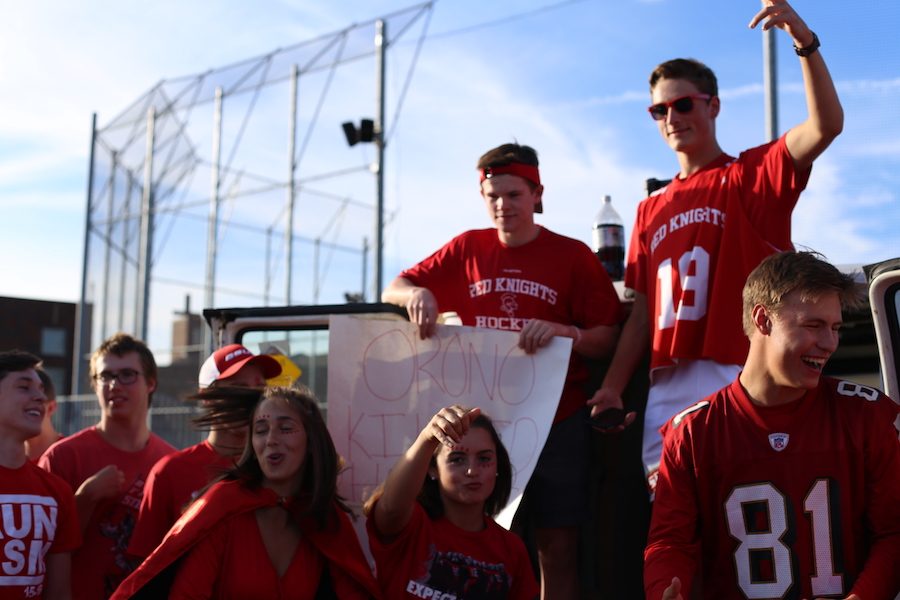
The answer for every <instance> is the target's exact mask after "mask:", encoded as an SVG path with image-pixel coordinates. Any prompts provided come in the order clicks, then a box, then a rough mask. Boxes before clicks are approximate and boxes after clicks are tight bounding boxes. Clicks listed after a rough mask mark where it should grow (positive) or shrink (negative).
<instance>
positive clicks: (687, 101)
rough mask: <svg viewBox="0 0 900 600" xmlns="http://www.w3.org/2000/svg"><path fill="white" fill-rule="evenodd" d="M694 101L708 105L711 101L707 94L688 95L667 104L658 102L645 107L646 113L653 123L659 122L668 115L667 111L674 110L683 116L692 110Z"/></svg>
mask: <svg viewBox="0 0 900 600" xmlns="http://www.w3.org/2000/svg"><path fill="white" fill-rule="evenodd" d="M694 100H706V102H707V103H708V102H709V101H710V100H712V96H710V95H709V94H690V95H689V96H681V97H680V98H675V99H674V100H669V101H668V102H660V103H659V104H652V105H650V106H648V107H647V112H649V113H650V116H651V117H653V120H654V121H661V120H663V119H665V118H666V117H667V116H668V114H669V109H670V108H674V109H675V110H676V111H678V113H680V114H682V115H684V114H687V113H689V112H691V111H692V110H694Z"/></svg>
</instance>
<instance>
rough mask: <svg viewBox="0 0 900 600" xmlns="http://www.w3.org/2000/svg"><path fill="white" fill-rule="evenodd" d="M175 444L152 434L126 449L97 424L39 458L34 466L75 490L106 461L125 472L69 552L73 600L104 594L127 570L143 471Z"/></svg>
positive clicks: (96, 599)
mask: <svg viewBox="0 0 900 600" xmlns="http://www.w3.org/2000/svg"><path fill="white" fill-rule="evenodd" d="M174 451H175V448H173V447H172V446H170V445H169V444H168V443H166V442H165V441H164V440H163V439H162V438H161V437H159V436H158V435H156V434H154V433H151V434H150V439H149V440H148V441H147V445H146V446H144V448H143V449H142V450H140V451H138V452H126V451H124V450H120V449H119V448H116V447H115V446H113V445H112V444H110V443H109V442H107V441H106V440H104V439H103V437H102V436H101V435H100V433H99V432H98V431H97V430H96V428H95V427H89V428H87V429H82V430H81V431H79V432H78V433H76V434H74V435H71V436H69V437H67V438H64V439H62V440H60V441H58V442H56V443H55V444H53V445H52V446H50V447H49V448H48V449H47V451H46V452H44V454H43V455H42V456H41V458H40V461H39V462H38V465H39V466H40V467H41V468H43V469H46V470H48V471H50V472H51V473H54V474H56V475H59V476H60V477H62V478H63V479H64V480H65V481H66V482H67V483H68V484H69V485H70V486H71V488H72V491H73V492H74V491H76V490H77V489H78V487H79V486H80V485H81V484H82V483H83V482H84V480H85V479H87V478H88V477H91V476H92V475H94V474H95V473H97V471H99V470H100V469H102V468H103V467H105V466H107V465H116V466H117V467H118V468H119V469H121V470H122V472H123V473H124V474H125V485H124V487H123V490H124V493H123V494H122V495H121V496H119V497H117V498H112V499H107V500H105V501H102V502H99V503H98V504H97V505H96V506H95V507H94V512H93V513H92V514H91V519H90V521H89V522H88V525H87V528H86V529H85V530H84V544H82V546H81V548H80V549H78V550H77V551H75V552H74V553H73V554H72V598H73V600H81V599H84V600H98V599H99V598H108V597H109V595H110V594H112V592H113V590H115V589H116V587H117V586H118V585H119V583H120V582H121V581H122V579H123V578H124V577H125V576H126V575H127V574H128V573H129V571H131V568H132V565H131V561H130V560H129V558H128V557H127V554H126V549H127V548H128V541H129V539H131V532H132V530H133V529H134V522H135V520H136V519H137V514H138V508H139V507H140V505H141V496H142V495H143V491H144V482H145V481H146V479H147V473H149V472H150V468H151V467H152V466H153V465H154V464H155V463H156V461H157V460H159V459H160V458H162V457H163V456H165V455H167V454H169V453H171V452H174Z"/></svg>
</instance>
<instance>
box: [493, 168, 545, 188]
mask: <svg viewBox="0 0 900 600" xmlns="http://www.w3.org/2000/svg"><path fill="white" fill-rule="evenodd" d="M478 173H479V174H480V176H481V177H480V179H479V180H478V183H479V184H482V183H484V180H485V179H490V178H491V177H493V176H494V175H518V176H519V177H521V178H523V179H527V180H528V181H530V182H531V183H533V184H534V185H541V173H540V171H538V168H537V167H535V166H533V165H526V164H524V163H509V164H508V165H501V166H499V167H485V168H483V169H479V170H478Z"/></svg>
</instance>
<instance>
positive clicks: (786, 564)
mask: <svg viewBox="0 0 900 600" xmlns="http://www.w3.org/2000/svg"><path fill="white" fill-rule="evenodd" d="M898 427H900V407H898V406H897V405H896V404H895V403H894V402H892V401H891V400H890V399H889V398H888V397H887V396H884V395H883V394H881V393H880V392H878V391H877V390H875V389H873V388H868V387H865V386H860V385H858V384H856V383H851V382H847V381H839V380H835V379H830V378H822V381H821V382H820V384H819V386H818V387H817V388H816V389H814V390H811V391H809V392H807V393H806V395H805V396H804V397H803V398H802V399H800V400H798V401H796V402H792V403H790V404H788V405H784V406H778V407H759V406H755V405H753V404H752V402H751V401H750V399H749V398H748V397H747V395H746V392H745V391H744V389H743V388H742V386H741V385H740V383H739V381H735V382H734V383H732V384H731V385H730V386H728V387H726V388H723V389H722V390H720V391H719V392H717V393H716V394H713V395H712V396H709V397H708V398H706V399H705V400H703V401H701V402H700V403H698V404H696V405H694V406H692V407H690V408H688V409H686V410H684V411H683V412H681V413H680V414H679V415H676V416H675V417H674V418H673V419H672V420H671V421H670V422H669V423H668V424H667V425H666V426H665V427H664V431H665V444H664V450H663V457H662V464H661V465H660V472H659V480H658V483H657V488H656V501H655V502H654V505H653V516H652V522H651V526H650V536H649V539H648V544H647V549H646V551H645V554H644V557H645V562H644V582H645V588H646V592H647V598H661V597H662V592H663V590H664V589H665V588H666V587H667V586H668V585H669V583H670V582H671V580H672V577H673V576H676V575H677V576H678V577H680V578H681V581H682V583H683V588H682V595H683V596H684V597H685V598H687V597H689V596H690V590H691V587H692V580H693V578H694V575H695V573H698V572H699V573H702V574H703V575H702V576H703V583H702V586H701V587H702V590H703V597H704V598H716V599H728V598H742V599H743V598H814V597H815V598H818V597H823V596H828V597H840V598H844V597H846V596H847V595H848V594H850V593H856V594H858V595H859V596H860V598H865V599H866V600H873V599H875V598H886V599H887V598H893V597H894V594H896V593H897V591H898V590H900V570H898V568H897V559H898V557H900V476H898V475H900V443H898V430H897V428H898Z"/></svg>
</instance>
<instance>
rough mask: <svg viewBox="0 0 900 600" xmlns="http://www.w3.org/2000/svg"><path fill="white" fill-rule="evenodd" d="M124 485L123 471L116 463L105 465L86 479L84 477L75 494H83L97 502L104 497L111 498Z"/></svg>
mask: <svg viewBox="0 0 900 600" xmlns="http://www.w3.org/2000/svg"><path fill="white" fill-rule="evenodd" d="M124 485H125V473H123V472H122V470H121V469H119V468H118V467H117V466H116V465H106V466H105V467H103V468H102V469H100V470H99V471H97V472H96V473H94V474H93V475H91V476H90V477H88V478H87V479H85V480H84V481H83V482H82V483H81V485H80V486H78V491H76V492H75V495H76V496H84V497H87V498H89V499H90V500H92V501H93V502H97V501H99V500H103V499H104V498H112V497H114V496H115V495H117V494H119V493H120V492H121V491H122V486H124Z"/></svg>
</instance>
